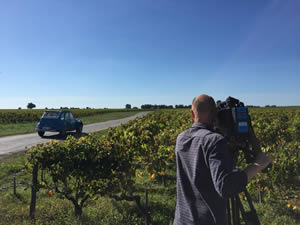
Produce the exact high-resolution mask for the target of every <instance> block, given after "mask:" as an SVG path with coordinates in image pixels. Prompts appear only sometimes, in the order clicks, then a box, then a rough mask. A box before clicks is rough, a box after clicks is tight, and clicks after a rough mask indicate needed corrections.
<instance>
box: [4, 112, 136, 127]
mask: <svg viewBox="0 0 300 225" xmlns="http://www.w3.org/2000/svg"><path fill="white" fill-rule="evenodd" d="M68 110H70V111H71V112H72V113H73V115H74V116H75V117H76V118H83V117H88V116H94V115H100V114H105V113H112V112H132V111H140V110H138V109H137V110H135V109H68ZM44 111H45V109H0V124H11V123H24V122H38V121H39V119H40V118H41V116H42V115H43V113H44Z"/></svg>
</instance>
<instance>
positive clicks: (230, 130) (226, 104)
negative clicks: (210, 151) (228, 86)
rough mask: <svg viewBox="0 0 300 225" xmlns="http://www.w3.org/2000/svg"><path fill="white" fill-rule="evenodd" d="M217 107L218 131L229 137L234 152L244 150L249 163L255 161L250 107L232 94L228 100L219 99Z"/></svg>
mask: <svg viewBox="0 0 300 225" xmlns="http://www.w3.org/2000/svg"><path fill="white" fill-rule="evenodd" d="M216 107H217V115H216V121H215V129H216V131H217V132H219V133H221V134H222V135H223V136H224V137H225V138H226V139H227V141H228V144H229V146H230V149H231V150H232V151H233V152H234V153H237V152H238V151H239V150H242V151H243V152H244V156H245V159H246V161H247V163H251V162H253V160H254V158H255V157H256V153H255V152H254V151H252V148H251V143H250V141H249V139H250V132H253V131H252V125H251V120H250V116H249V114H248V108H247V107H245V105H244V103H243V102H240V101H239V100H238V99H235V98H233V97H230V96H229V97H228V98H227V99H226V101H223V102H221V101H218V102H217V106H216Z"/></svg>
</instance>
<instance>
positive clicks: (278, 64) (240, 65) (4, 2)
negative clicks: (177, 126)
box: [0, 0, 300, 108]
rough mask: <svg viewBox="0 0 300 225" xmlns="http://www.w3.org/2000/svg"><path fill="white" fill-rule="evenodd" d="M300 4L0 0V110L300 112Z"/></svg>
mask: <svg viewBox="0 0 300 225" xmlns="http://www.w3.org/2000/svg"><path fill="white" fill-rule="evenodd" d="M299 11H300V1H298V0H284V1H280V0H251V1H238V0H218V1H216V0H207V1H200V0H185V1H183V0H126V1H124V0H89V1H83V0H26V1H24V0H0V108H18V107H22V108H26V105H27V103H28V102H33V103H35V104H36V105H37V108H45V107H61V106H67V107H93V108H104V107H108V108H123V107H124V106H125V104H127V103H129V104H131V105H132V106H138V107H140V106H141V105H142V104H166V105H175V104H186V105H189V104H191V101H192V99H193V97H194V96H196V95H199V94H202V93H206V94H208V95H211V96H213V97H214V98H215V100H225V99H226V98H227V97H228V96H233V97H236V98H239V99H240V100H241V101H243V102H245V103H246V104H249V105H261V106H264V105H267V104H269V105H273V104H275V105H300V88H299V86H300V14H299Z"/></svg>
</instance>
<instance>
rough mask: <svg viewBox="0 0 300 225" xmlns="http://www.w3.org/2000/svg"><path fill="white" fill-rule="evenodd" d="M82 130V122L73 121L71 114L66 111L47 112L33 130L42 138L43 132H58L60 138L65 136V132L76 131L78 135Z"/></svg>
mask: <svg viewBox="0 0 300 225" xmlns="http://www.w3.org/2000/svg"><path fill="white" fill-rule="evenodd" d="M82 128H83V124H82V121H81V120H77V119H75V117H74V116H73V114H72V112H70V111H68V110H62V111H56V110H47V111H45V112H44V114H43V116H42V118H41V119H40V122H39V123H38V124H37V125H36V128H35V130H36V131H37V132H38V134H39V136H40V137H43V136H44V134H45V132H59V133H60V135H61V136H65V135H66V132H67V131H73V130H76V132H77V133H78V134H80V133H81V132H82Z"/></svg>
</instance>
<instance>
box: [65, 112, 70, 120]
mask: <svg viewBox="0 0 300 225" xmlns="http://www.w3.org/2000/svg"><path fill="white" fill-rule="evenodd" d="M65 119H66V120H69V119H70V115H69V113H68V112H66V114H65Z"/></svg>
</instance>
